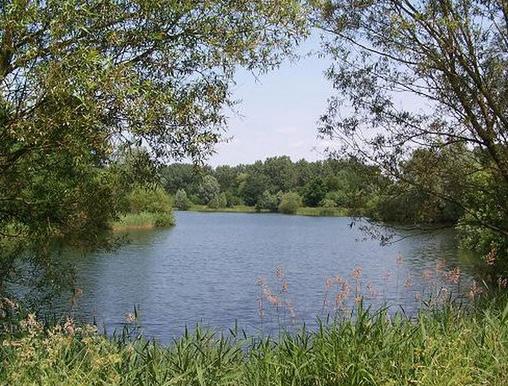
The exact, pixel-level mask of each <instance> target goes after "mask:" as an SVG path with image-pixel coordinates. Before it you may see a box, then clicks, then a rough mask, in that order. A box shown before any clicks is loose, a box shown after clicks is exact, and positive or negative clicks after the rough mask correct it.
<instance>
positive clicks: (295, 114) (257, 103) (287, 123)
mask: <svg viewBox="0 0 508 386" xmlns="http://www.w3.org/2000/svg"><path fill="white" fill-rule="evenodd" d="M317 49H319V41H318V39H317V38H313V39H309V40H308V41H307V42H306V43H305V44H304V45H302V47H301V49H300V52H301V53H302V54H303V53H306V52H309V51H311V50H317ZM329 64H330V62H329V60H328V59H324V58H319V57H318V56H317V55H312V56H308V57H304V58H302V59H300V60H299V61H297V62H295V63H290V62H285V63H284V64H282V66H281V67H280V68H279V69H277V70H275V71H272V72H270V73H268V74H265V75H262V76H260V77H259V78H258V79H256V78H255V77H254V76H253V75H252V74H250V73H248V72H246V71H241V72H239V73H238V75H237V78H236V81H237V85H236V87H235V88H234V97H235V98H236V99H241V100H242V102H241V103H240V104H239V105H238V106H237V107H236V109H237V111H238V112H239V115H234V114H230V119H229V124H228V127H229V128H228V132H227V135H228V136H231V137H232V138H231V140H230V141H229V142H228V143H222V144H219V145H218V146H217V148H216V150H217V154H215V155H214V156H213V157H211V158H210V160H209V163H210V164H211V165H213V166H216V165H221V164H231V165H236V164H239V163H252V162H254V161H256V160H263V159H265V158H267V157H271V156H275V155H289V156H290V157H291V158H292V159H293V160H298V159H300V158H305V159H307V160H315V159H322V158H323V157H324V155H323V149H324V148H325V147H326V143H325V142H324V141H322V140H318V139H317V138H316V137H317V121H318V119H319V116H320V115H321V114H322V113H323V112H324V111H325V109H326V102H327V98H328V97H329V96H330V95H331V94H332V88H331V86H330V83H329V82H328V81H327V80H326V79H325V77H324V74H323V72H324V70H325V69H326V68H327V67H328V66H329Z"/></svg>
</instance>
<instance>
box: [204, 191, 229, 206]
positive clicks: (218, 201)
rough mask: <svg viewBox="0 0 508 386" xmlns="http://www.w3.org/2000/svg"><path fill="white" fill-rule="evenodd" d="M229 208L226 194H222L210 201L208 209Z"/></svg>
mask: <svg viewBox="0 0 508 386" xmlns="http://www.w3.org/2000/svg"><path fill="white" fill-rule="evenodd" d="M226 206H227V199H226V194H225V193H220V194H218V195H217V196H215V197H214V198H212V199H211V200H210V202H209V203H208V207H209V208H212V209H219V208H225V207H226Z"/></svg>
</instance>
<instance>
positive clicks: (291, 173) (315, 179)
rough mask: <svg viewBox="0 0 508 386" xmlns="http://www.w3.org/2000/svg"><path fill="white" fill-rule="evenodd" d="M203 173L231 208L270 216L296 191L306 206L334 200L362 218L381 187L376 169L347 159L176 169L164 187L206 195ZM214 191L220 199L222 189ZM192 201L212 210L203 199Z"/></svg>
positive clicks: (165, 172)
mask: <svg viewBox="0 0 508 386" xmlns="http://www.w3.org/2000/svg"><path fill="white" fill-rule="evenodd" d="M277 168H281V169H282V170H283V171H284V172H283V173H279V172H280V170H281V169H277ZM203 173H206V175H210V176H213V177H215V179H216V180H217V182H218V184H219V190H220V191H221V192H224V193H225V194H226V200H227V206H228V207H232V206H237V205H243V204H246V205H248V206H256V207H257V208H258V209H260V210H261V209H266V210H270V211H277V208H278V205H279V202H280V194H282V193H287V192H289V191H295V192H300V193H302V192H303V195H304V198H305V197H307V201H308V202H307V205H309V204H312V205H314V206H318V205H319V202H320V201H322V199H323V198H325V197H326V198H329V199H330V200H334V201H335V202H336V204H337V206H342V207H348V208H349V209H351V210H352V211H353V212H355V211H356V212H360V211H362V210H363V208H362V206H364V205H366V203H367V202H368V201H369V200H370V199H371V198H372V195H375V194H377V190H378V185H379V184H380V177H379V174H377V175H376V168H372V167H369V166H366V165H360V164H358V162H356V161H355V160H347V159H344V160H336V159H327V160H323V161H316V162H307V161H304V160H300V161H298V162H292V161H291V160H290V158H289V157H287V156H281V157H273V158H267V159H266V160H265V161H263V162H262V161H257V162H255V163H254V164H248V165H237V166H218V167H216V168H215V169H213V168H210V167H208V166H207V167H203V168H202V169H201V170H200V169H197V168H196V167H193V166H192V165H184V164H173V165H168V166H165V167H164V168H163V169H162V171H161V174H162V176H163V184H164V185H165V186H166V189H167V190H168V191H169V192H176V190H177V189H176V187H179V188H181V189H185V191H186V192H200V191H202V190H203V183H204V182H203V180H202V179H201V178H200V174H203ZM381 180H382V179H381ZM213 185H214V193H216V192H217V185H216V184H215V183H213ZM281 187H283V189H281ZM175 189H176V190H175ZM330 189H334V190H330ZM279 192H281V193H279ZM318 199H319V201H317V200H318ZM192 201H193V202H194V203H195V204H199V203H200V204H207V202H205V200H204V199H199V200H195V199H193V200H192Z"/></svg>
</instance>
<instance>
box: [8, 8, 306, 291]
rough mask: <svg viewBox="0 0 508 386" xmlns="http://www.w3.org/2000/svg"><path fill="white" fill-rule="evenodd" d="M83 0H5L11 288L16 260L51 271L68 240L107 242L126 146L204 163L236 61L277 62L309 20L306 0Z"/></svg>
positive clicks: (157, 157)
mask: <svg viewBox="0 0 508 386" xmlns="http://www.w3.org/2000/svg"><path fill="white" fill-rule="evenodd" d="M78 3H79V4H78ZM78 3H76V2H75V1H71V0H59V1H53V0H50V1H42V2H33V1H32V2H28V1H20V2H19V1H15V2H11V1H8V2H3V3H2V5H0V10H1V12H0V43H1V44H0V84H1V87H0V237H2V240H0V242H3V241H4V240H3V238H6V240H8V243H9V245H17V247H15V248H14V247H13V248H9V251H13V252H12V253H11V252H9V253H7V252H6V253H4V252H5V251H7V249H4V248H2V250H1V252H0V264H1V270H0V292H1V293H2V295H4V294H5V292H4V291H5V288H6V286H5V284H6V281H8V280H11V278H14V277H17V278H19V277H20V276H21V275H19V274H16V275H14V274H13V269H14V266H15V264H14V261H15V260H16V259H17V258H20V257H21V256H27V258H28V259H29V260H30V264H32V265H34V266H37V268H40V269H41V270H43V269H46V270H47V271H48V272H49V271H51V270H53V268H55V267H56V266H58V264H56V263H55V262H54V260H53V259H51V258H49V255H50V254H51V252H50V251H55V249H54V248H50V247H49V246H50V244H54V243H55V239H58V240H59V241H61V242H64V241H65V242H66V243H68V242H71V241H72V242H73V243H74V244H79V245H82V244H87V245H88V246H89V247H95V246H97V244H98V240H102V239H103V237H102V234H103V232H104V229H106V228H107V224H108V222H109V221H110V220H111V219H112V218H114V217H115V215H116V213H117V205H116V201H115V197H114V193H115V189H116V188H115V186H114V185H115V183H116V181H115V178H116V176H115V175H114V173H113V172H112V171H111V170H109V167H110V166H111V165H112V164H114V163H115V162H116V158H115V156H116V150H117V148H118V147H120V146H124V145H125V147H131V146H142V147H144V148H145V149H147V151H148V152H149V153H148V154H149V156H150V158H151V159H152V160H153V161H161V160H166V159H181V158H183V157H189V158H191V159H193V160H194V161H195V162H200V161H202V160H203V159H204V158H205V157H206V156H208V155H209V154H210V153H211V151H212V149H213V145H214V144H215V143H217V142H218V141H219V140H220V139H221V135H222V133H223V130H224V128H225V116H224V107H226V106H230V105H232V104H233V103H234V102H233V101H232V100H231V95H230V86H231V84H232V82H233V75H234V71H235V70H236V69H237V68H239V67H244V68H246V69H248V70H250V71H256V72H263V71H267V70H269V69H272V68H274V67H275V66H277V64H278V63H280V61H281V60H282V58H283V57H285V56H286V55H287V54H289V53H290V51H291V48H292V46H293V45H294V43H295V42H296V41H297V40H298V39H299V37H301V36H302V35H304V34H305V30H306V21H305V17H304V16H305V10H304V8H303V6H302V5H301V4H300V3H299V2H298V1H285V2H279V1H249V2H222V1H206V2H175V1H172V0H162V1H147V0H142V1H131V0H125V1H114V0H91V1H87V2H78ZM17 267H26V265H24V264H18V265H17ZM33 268H34V269H33V270H31V269H30V270H28V271H35V270H36V267H33ZM20 273H21V272H20ZM57 276H58V275H57ZM58 282H61V281H58Z"/></svg>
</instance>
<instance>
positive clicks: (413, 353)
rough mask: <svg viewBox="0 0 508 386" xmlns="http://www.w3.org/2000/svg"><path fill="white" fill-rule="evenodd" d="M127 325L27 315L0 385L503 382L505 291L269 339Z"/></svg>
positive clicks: (5, 350) (364, 314) (12, 340)
mask: <svg viewBox="0 0 508 386" xmlns="http://www.w3.org/2000/svg"><path fill="white" fill-rule="evenodd" d="M129 323H130V324H129ZM129 323H126V326H127V327H126V328H125V330H124V332H123V333H122V334H120V335H118V336H115V337H112V338H111V337H110V338H108V337H105V336H103V335H101V334H98V333H97V331H96V330H95V329H94V327H93V326H78V325H75V324H74V323H73V321H72V320H70V319H68V320H66V321H65V323H61V324H57V325H53V326H43V325H42V324H40V323H39V322H38V321H37V320H36V319H35V318H34V316H33V315H28V316H26V317H24V319H23V320H21V322H19V323H18V325H17V328H15V329H11V330H10V331H9V332H6V331H4V333H3V334H2V335H1V340H2V341H1V344H0V356H1V358H2V366H1V367H0V384H11V385H14V384H16V385H17V384H19V385H25V384H26V385H29V384H44V385H59V384H73V385H85V384H86V385H90V384H100V385H105V384H108V385H113V384H118V385H120V384H122V385H302V386H304V385H309V386H310V385H313V386H314V385H445V384H449V385H503V384H508V305H507V298H506V296H505V295H503V296H497V297H495V298H491V299H490V300H483V301H482V304H481V305H480V304H478V303H477V305H476V306H472V307H471V308H463V307H459V306H456V305H454V304H453V303H450V304H446V305H443V307H440V308H439V309H430V310H425V311H421V312H420V313H419V314H418V316H417V317H415V318H412V319H411V318H408V317H406V316H404V315H403V314H397V315H394V316H389V315H388V314H387V312H386V310H384V309H381V310H378V311H376V312H373V311H370V310H368V309H365V308H364V307H363V306H362V304H361V303H360V304H359V305H358V308H357V310H356V312H355V317H354V318H341V319H337V320H335V321H333V322H329V323H321V324H320V326H319V328H318V329H317V330H314V331H307V330H306V329H305V328H303V329H301V330H300V331H299V332H298V333H293V334H289V333H284V332H281V334H280V336H278V337H276V338H269V337H265V338H259V337H258V338H256V337H248V336H246V335H245V333H242V331H240V330H238V329H237V328H234V329H232V330H230V331H229V332H228V333H227V334H218V333H215V332H213V331H209V330H202V329H201V328H199V327H198V328H196V329H195V330H193V331H189V330H186V331H185V333H184V334H183V336H181V337H180V338H178V339H176V340H174V342H173V343H171V344H169V345H167V346H165V345H161V344H159V343H157V342H154V341H148V340H146V339H144V338H142V337H139V336H137V335H136V333H135V331H136V329H135V328H133V327H132V326H134V325H135V316H134V315H130V318H129ZM129 326H131V327H129Z"/></svg>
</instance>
